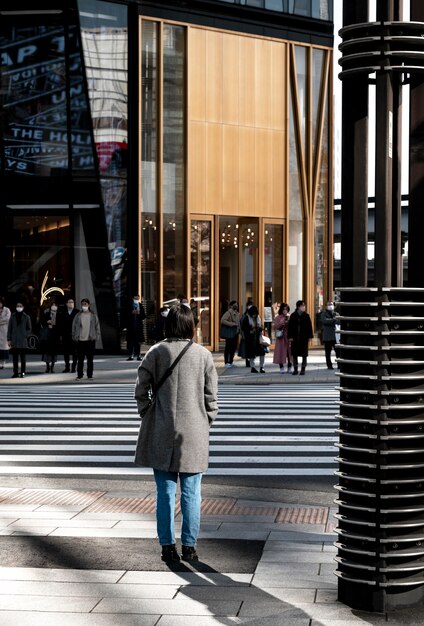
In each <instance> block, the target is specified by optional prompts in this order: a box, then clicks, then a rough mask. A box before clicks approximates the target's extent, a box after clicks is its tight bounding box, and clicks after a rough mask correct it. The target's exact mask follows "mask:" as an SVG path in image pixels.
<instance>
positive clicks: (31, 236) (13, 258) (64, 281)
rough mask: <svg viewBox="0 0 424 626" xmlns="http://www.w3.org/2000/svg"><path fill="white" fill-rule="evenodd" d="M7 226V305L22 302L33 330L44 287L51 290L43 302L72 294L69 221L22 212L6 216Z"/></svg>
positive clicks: (71, 295)
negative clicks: (9, 216)
mask: <svg viewBox="0 0 424 626" xmlns="http://www.w3.org/2000/svg"><path fill="white" fill-rule="evenodd" d="M9 226H10V229H8V232H9V233H10V235H9V239H8V242H7V244H6V263H7V267H8V268H9V273H8V280H9V284H8V285H7V291H8V297H9V299H10V303H11V304H12V303H14V302H18V301H20V302H22V303H23V304H24V306H25V310H26V312H27V313H28V314H29V315H30V316H31V319H32V323H33V330H34V331H35V332H36V331H37V328H38V321H39V317H40V307H41V300H42V296H43V293H44V292H45V291H46V290H47V289H53V291H52V292H50V294H49V295H48V296H47V300H44V304H45V303H47V304H49V302H52V301H53V299H55V300H56V301H57V302H59V303H61V302H62V303H63V302H65V301H66V298H67V297H74V293H73V264H72V257H71V247H70V243H71V241H70V220H69V217H68V216H61V215H48V216H47V215H39V216H38V215H27V214H22V215H15V216H13V217H12V218H10V220H9ZM43 284H44V289H43V293H42V287H43ZM62 292H64V294H65V295H62Z"/></svg>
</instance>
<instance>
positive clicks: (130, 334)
mask: <svg viewBox="0 0 424 626" xmlns="http://www.w3.org/2000/svg"><path fill="white" fill-rule="evenodd" d="M140 300H141V299H140V296H139V295H138V294H137V295H135V296H133V299H132V302H131V305H130V311H129V316H128V328H127V346H128V359H127V361H133V360H134V357H137V360H138V361H141V355H140V343H143V342H144V333H143V320H145V319H146V311H145V310H144V307H143V305H142V304H141V301H140Z"/></svg>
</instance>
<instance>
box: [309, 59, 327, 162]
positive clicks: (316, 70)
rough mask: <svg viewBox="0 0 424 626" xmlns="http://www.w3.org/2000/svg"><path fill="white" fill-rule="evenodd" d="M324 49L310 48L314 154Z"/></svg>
mask: <svg viewBox="0 0 424 626" xmlns="http://www.w3.org/2000/svg"><path fill="white" fill-rule="evenodd" d="M323 65H324V50H320V49H318V48H313V49H312V154H313V155H314V156H315V144H316V138H317V137H316V134H317V122H318V106H319V98H320V92H321V85H322V79H323V76H322V74H323Z"/></svg>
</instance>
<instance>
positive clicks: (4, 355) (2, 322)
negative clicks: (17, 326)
mask: <svg viewBox="0 0 424 626" xmlns="http://www.w3.org/2000/svg"><path fill="white" fill-rule="evenodd" d="M10 315H11V314H10V309H8V308H7V306H4V302H3V300H1V299H0V370H2V369H3V368H4V364H5V362H6V361H7V360H8V358H9V344H8V343H7V329H8V326H9V320H10Z"/></svg>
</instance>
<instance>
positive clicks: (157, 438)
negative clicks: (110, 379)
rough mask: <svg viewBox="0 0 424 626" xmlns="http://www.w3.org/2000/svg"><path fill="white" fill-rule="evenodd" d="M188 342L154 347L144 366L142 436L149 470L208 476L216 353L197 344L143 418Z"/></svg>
mask: <svg viewBox="0 0 424 626" xmlns="http://www.w3.org/2000/svg"><path fill="white" fill-rule="evenodd" d="M186 343H187V340H185V339H165V340H164V341H161V342H159V343H157V344H155V345H154V346H152V347H151V348H150V350H149V351H148V352H147V353H146V355H145V357H144V359H143V361H142V362H141V365H140V367H139V368H138V377H137V383H136V387H135V394H134V397H135V399H136V401H137V407H138V412H139V414H140V415H141V417H142V424H141V428H140V434H139V445H140V452H141V454H140V461H141V463H140V464H142V465H143V466H146V467H153V468H154V469H158V470H163V471H167V472H187V473H198V472H205V471H206V470H207V468H208V463H209V427H210V425H211V424H212V422H213V420H214V419H215V417H216V414H217V412H218V401H217V395H218V376H217V373H216V369H215V365H214V362H213V359H212V355H211V353H210V352H209V351H208V350H206V348H204V347H203V346H200V345H198V344H196V343H193V344H192V345H191V346H190V348H189V349H188V350H187V352H186V353H185V354H184V356H183V357H182V358H181V360H180V361H179V363H178V364H177V365H176V367H175V369H174V370H173V372H172V374H171V375H170V376H169V377H168V378H167V379H166V380H165V382H164V383H163V385H162V386H161V388H160V389H159V391H158V393H157V396H156V401H155V410H154V412H149V414H148V417H146V420H154V423H149V426H147V423H143V414H144V413H145V412H146V410H147V408H148V406H149V403H150V395H149V394H150V390H151V388H152V386H154V384H155V383H157V382H158V381H159V380H160V379H161V377H162V376H163V374H164V373H165V372H166V370H167V369H168V368H169V367H170V366H171V365H172V363H173V361H174V359H175V358H176V357H177V356H178V354H179V353H180V352H181V350H182V349H183V348H184V347H185V345H186Z"/></svg>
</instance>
